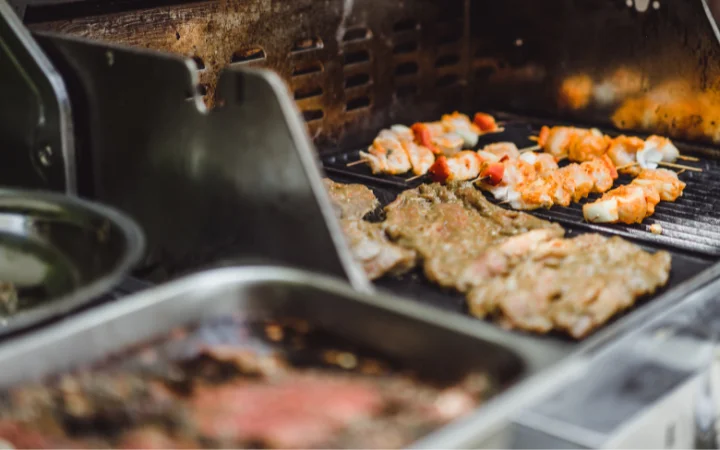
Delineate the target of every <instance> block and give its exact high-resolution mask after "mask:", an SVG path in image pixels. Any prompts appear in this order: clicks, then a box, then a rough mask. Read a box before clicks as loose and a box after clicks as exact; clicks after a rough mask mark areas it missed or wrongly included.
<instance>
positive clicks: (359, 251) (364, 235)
mask: <svg viewBox="0 0 720 450" xmlns="http://www.w3.org/2000/svg"><path fill="white" fill-rule="evenodd" d="M323 181H324V182H325V187H326V188H327V189H328V192H329V193H330V199H331V201H332V203H333V206H335V210H336V211H337V213H338V216H339V217H340V225H341V226H342V229H343V232H344V233H345V237H347V239H348V241H349V242H348V243H349V245H350V251H351V252H352V254H353V256H354V257H355V260H356V261H357V262H358V263H360V264H362V266H363V269H364V270H365V273H366V274H367V276H368V278H369V279H371V280H375V279H377V278H380V277H382V276H383V275H386V274H392V275H401V274H403V273H405V272H407V271H408V270H410V269H412V268H413V267H415V260H416V253H415V251H413V250H410V249H407V248H403V247H400V246H399V245H395V244H393V243H392V242H390V240H389V239H388V237H387V236H386V235H385V231H384V230H383V227H382V226H380V225H379V224H376V223H371V222H367V221H365V220H362V218H363V217H364V216H366V215H367V214H368V213H370V212H372V211H374V210H375V209H376V208H377V207H378V205H379V204H380V202H378V199H377V198H376V197H375V194H373V192H372V191H371V190H370V189H368V188H367V187H365V186H363V185H361V184H342V183H336V182H334V181H332V180H329V179H325V180H323Z"/></svg>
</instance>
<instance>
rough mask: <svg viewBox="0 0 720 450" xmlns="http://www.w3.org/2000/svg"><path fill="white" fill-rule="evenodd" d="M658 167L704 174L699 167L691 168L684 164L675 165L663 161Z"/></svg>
mask: <svg viewBox="0 0 720 450" xmlns="http://www.w3.org/2000/svg"><path fill="white" fill-rule="evenodd" d="M658 165H660V166H665V167H672V168H673V169H685V170H692V171H693V172H702V171H703V170H702V169H700V168H697V167H690V166H685V165H682V164H674V163H669V162H662V161H661V162H659V163H658Z"/></svg>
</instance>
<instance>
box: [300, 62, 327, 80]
mask: <svg viewBox="0 0 720 450" xmlns="http://www.w3.org/2000/svg"><path fill="white" fill-rule="evenodd" d="M322 71H323V65H322V63H321V62H320V61H309V62H299V63H297V64H295V68H293V73H292V76H294V77H298V76H301V75H308V74H311V73H319V72H322Z"/></svg>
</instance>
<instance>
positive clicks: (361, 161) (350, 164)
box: [345, 159, 365, 167]
mask: <svg viewBox="0 0 720 450" xmlns="http://www.w3.org/2000/svg"><path fill="white" fill-rule="evenodd" d="M364 162H365V161H364V160H362V159H361V160H359V161H353V162H351V163H347V164H346V165H345V167H352V166H357V165H358V164H362V163H364Z"/></svg>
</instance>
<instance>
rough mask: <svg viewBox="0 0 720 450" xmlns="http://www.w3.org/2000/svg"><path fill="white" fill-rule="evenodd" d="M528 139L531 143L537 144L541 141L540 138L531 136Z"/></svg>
mask: <svg viewBox="0 0 720 450" xmlns="http://www.w3.org/2000/svg"><path fill="white" fill-rule="evenodd" d="M528 139H530V140H531V141H534V142H537V141H539V140H540V136H529V137H528Z"/></svg>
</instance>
